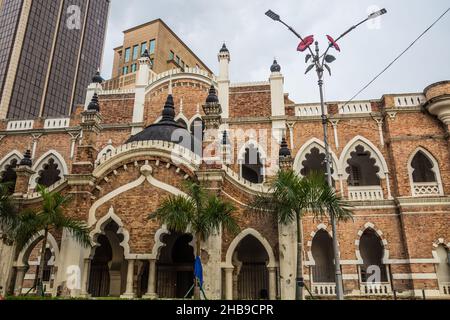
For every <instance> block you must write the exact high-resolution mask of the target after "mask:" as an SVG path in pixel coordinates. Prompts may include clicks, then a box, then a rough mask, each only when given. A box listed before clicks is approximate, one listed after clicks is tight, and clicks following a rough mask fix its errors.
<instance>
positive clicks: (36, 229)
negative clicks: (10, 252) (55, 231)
mask: <svg viewBox="0 0 450 320" xmlns="http://www.w3.org/2000/svg"><path fill="white" fill-rule="evenodd" d="M19 221H20V222H19V223H18V225H17V227H16V228H15V229H14V231H13V235H12V238H13V239H14V242H15V243H16V250H17V252H20V251H21V250H22V249H23V248H24V247H25V246H26V245H27V244H28V243H29V241H30V240H31V239H33V238H34V237H35V236H37V235H38V234H39V233H40V232H41V231H42V230H44V228H45V224H44V223H43V221H42V219H41V218H40V217H39V216H38V215H36V213H35V212H33V211H32V210H27V211H24V212H22V213H21V214H20V215H19Z"/></svg>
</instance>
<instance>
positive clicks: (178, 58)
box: [175, 56, 181, 65]
mask: <svg viewBox="0 0 450 320" xmlns="http://www.w3.org/2000/svg"><path fill="white" fill-rule="evenodd" d="M175 61H176V63H177V64H178V65H180V61H181V59H180V57H179V56H177V57H176V59H175Z"/></svg>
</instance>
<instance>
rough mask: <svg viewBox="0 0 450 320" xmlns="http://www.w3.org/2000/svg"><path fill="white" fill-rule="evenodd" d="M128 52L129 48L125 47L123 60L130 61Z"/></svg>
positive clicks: (129, 51)
mask: <svg viewBox="0 0 450 320" xmlns="http://www.w3.org/2000/svg"><path fill="white" fill-rule="evenodd" d="M130 54H131V48H126V49H125V62H129V61H130V58H131V56H130Z"/></svg>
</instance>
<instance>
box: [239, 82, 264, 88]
mask: <svg viewBox="0 0 450 320" xmlns="http://www.w3.org/2000/svg"><path fill="white" fill-rule="evenodd" d="M260 86H270V82H268V81H256V82H240V83H232V84H230V88H243V87H260Z"/></svg>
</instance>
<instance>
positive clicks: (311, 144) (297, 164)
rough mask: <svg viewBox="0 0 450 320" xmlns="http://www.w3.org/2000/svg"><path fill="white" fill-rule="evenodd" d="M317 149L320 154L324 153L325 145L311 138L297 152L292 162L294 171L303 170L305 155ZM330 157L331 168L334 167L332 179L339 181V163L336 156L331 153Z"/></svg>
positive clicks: (340, 170) (340, 169)
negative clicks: (331, 160) (331, 159)
mask: <svg viewBox="0 0 450 320" xmlns="http://www.w3.org/2000/svg"><path fill="white" fill-rule="evenodd" d="M314 148H318V149H319V150H320V151H321V152H325V143H324V142H323V141H321V140H319V139H317V138H312V139H310V140H308V141H307V142H306V143H305V144H303V146H302V147H301V148H300V150H299V151H298V152H297V155H296V156H295V160H294V169H295V170H296V171H297V172H298V173H300V171H301V169H302V168H303V166H302V163H303V161H305V160H306V155H307V154H308V153H310V152H311V150H312V149H314ZM330 152H331V157H332V158H333V166H334V173H333V178H334V179H335V180H338V179H339V175H340V174H341V173H342V168H341V166H340V162H339V160H338V157H337V156H336V154H335V153H334V152H333V151H331V150H330Z"/></svg>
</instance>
